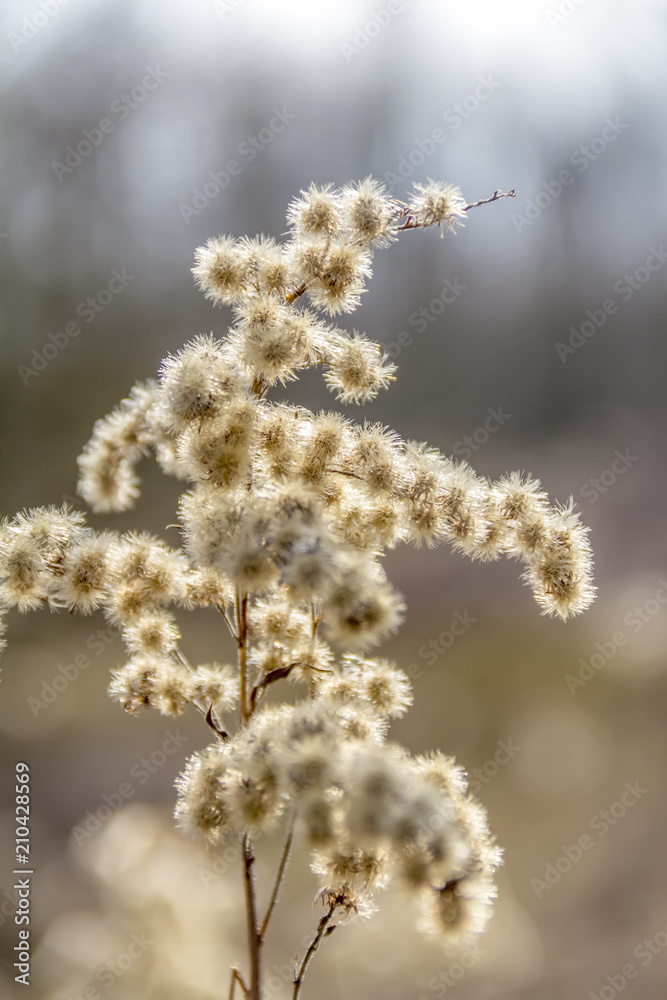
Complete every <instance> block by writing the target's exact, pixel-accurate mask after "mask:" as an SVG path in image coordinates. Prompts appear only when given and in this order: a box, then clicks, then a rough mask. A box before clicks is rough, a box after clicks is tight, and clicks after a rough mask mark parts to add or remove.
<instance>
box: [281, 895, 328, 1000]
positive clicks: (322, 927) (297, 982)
mask: <svg viewBox="0 0 667 1000" xmlns="http://www.w3.org/2000/svg"><path fill="white" fill-rule="evenodd" d="M336 906H337V904H336V901H335V900H332V901H331V902H330V903H329V910H328V912H327V913H325V914H324V916H323V917H321V919H320V922H319V923H318V925H317V930H316V931H315V934H314V935H313V939H312V941H311V942H310V944H309V945H308V948H307V949H306V953H305V955H304V956H303V958H302V959H301V965H300V966H299V967H298V969H295V970H294V979H293V983H294V990H293V991H292V1000H298V996H299V993H300V992H301V987H302V985H303V979H304V976H305V974H306V970H307V969H308V966H309V964H310V960H311V958H312V957H313V955H314V954H315V952H316V951H317V949H318V948H319V946H320V941H321V940H322V938H323V937H324V935H325V934H327V933H328V934H331V932H332V931H334V930H335V929H336V928H335V926H334V927H329V924H330V923H331V920H332V918H333V915H334V913H335V911H336Z"/></svg>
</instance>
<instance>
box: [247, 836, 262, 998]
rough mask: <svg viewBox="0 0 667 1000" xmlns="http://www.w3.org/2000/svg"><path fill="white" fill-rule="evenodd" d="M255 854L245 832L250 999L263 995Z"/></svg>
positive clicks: (248, 994) (248, 996)
mask: <svg viewBox="0 0 667 1000" xmlns="http://www.w3.org/2000/svg"><path fill="white" fill-rule="evenodd" d="M254 863H255V855H254V853H253V849H252V841H251V839H250V834H249V833H244V834H243V881H244V886H245V901H246V916H247V925H248V954H249V956H250V987H249V989H248V993H247V994H246V996H247V998H248V1000H261V997H262V979H261V977H262V966H261V955H260V949H261V944H262V941H261V938H260V935H259V933H258V931H257V894H256V890H255V875H254V871H253V865H254Z"/></svg>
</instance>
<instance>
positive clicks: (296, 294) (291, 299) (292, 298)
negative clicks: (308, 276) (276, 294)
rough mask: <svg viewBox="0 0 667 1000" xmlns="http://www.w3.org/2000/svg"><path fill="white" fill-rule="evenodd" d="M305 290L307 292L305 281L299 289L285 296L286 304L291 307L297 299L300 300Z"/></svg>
mask: <svg viewBox="0 0 667 1000" xmlns="http://www.w3.org/2000/svg"><path fill="white" fill-rule="evenodd" d="M305 290H306V283H305V281H304V282H302V284H300V285H299V287H298V288H297V289H295V290H294V291H293V292H290V294H289V295H286V296H285V302H287V303H289V304H290V305H291V304H292V302H294V301H295V300H296V299H298V298H300V297H301V296H302V295H303V293H304V292H305Z"/></svg>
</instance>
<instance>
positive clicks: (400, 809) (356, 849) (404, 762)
mask: <svg viewBox="0 0 667 1000" xmlns="http://www.w3.org/2000/svg"><path fill="white" fill-rule="evenodd" d="M366 667H367V669H364V668H366ZM369 689H372V690H374V692H375V695H376V697H375V699H373V698H372V697H371V698H369V697H368V691H369ZM408 691H409V685H408V682H407V678H406V677H405V676H404V675H402V674H401V673H400V671H397V670H396V669H395V668H393V667H392V666H390V665H389V664H383V665H381V666H379V667H378V666H373V665H372V664H368V665H366V664H353V663H349V662H348V663H347V664H346V666H345V668H344V669H342V670H341V671H337V672H335V673H334V674H332V675H330V676H329V677H328V679H327V681H326V682H325V683H324V684H322V685H321V686H319V687H318V688H317V690H316V694H315V697H314V700H312V701H310V702H308V703H305V704H301V705H298V706H297V707H296V708H294V707H292V706H289V707H288V706H286V705H283V706H280V707H275V708H267V709H265V710H264V711H262V712H259V713H257V715H255V716H254V718H253V719H252V721H251V723H250V725H249V726H248V727H246V728H245V729H242V730H241V731H240V732H239V733H238V734H237V735H236V736H235V737H234V738H233V739H231V740H228V741H226V742H223V743H218V744H216V745H214V746H212V747H209V748H208V749H207V750H204V751H202V752H201V753H196V754H194V755H193V756H192V757H191V758H190V760H189V762H188V766H187V768H186V771H185V773H184V774H183V775H182V776H181V778H180V781H179V799H178V804H177V807H176V817H177V821H178V823H179V825H180V826H181V827H182V828H183V829H184V830H186V831H187V832H188V833H192V834H196V835H199V836H203V837H204V838H205V839H206V840H207V841H208V842H209V843H213V844H214V843H217V842H218V841H219V840H220V839H221V838H222V837H225V836H227V837H229V836H234V835H238V834H240V833H243V832H245V831H248V830H249V831H251V832H252V833H253V835H255V836H257V835H258V834H260V833H262V832H264V831H265V830H267V829H270V828H271V827H272V826H274V825H275V824H276V823H277V822H278V821H279V819H280V818H281V817H282V816H283V815H284V813H285V812H287V813H288V814H289V815H290V816H292V817H293V818H295V819H296V820H297V821H298V823H299V829H300V832H301V833H302V835H303V837H304V839H305V841H306V843H307V844H308V846H309V847H310V848H311V849H312V851H313V861H312V868H313V870H314V871H315V873H316V874H317V875H318V877H319V881H320V886H321V888H320V893H321V894H326V896H327V897H328V898H330V899H332V898H333V899H337V900H345V901H347V905H348V906H349V907H352V908H353V909H354V910H355V911H356V912H357V913H361V914H363V915H365V914H369V913H370V912H372V910H373V897H374V895H375V894H376V893H377V891H378V890H380V889H384V888H386V887H387V886H388V885H389V883H390V882H392V881H393V880H395V881H397V882H398V883H399V884H400V885H401V886H402V887H403V889H404V890H407V891H408V892H409V893H410V894H411V895H414V896H415V897H416V898H417V900H418V902H419V904H420V906H421V910H422V919H421V924H422V926H423V928H424V929H425V930H429V931H431V932H433V933H440V934H444V935H445V936H446V938H447V939H448V940H449V941H455V940H458V939H460V938H461V937H464V936H466V935H468V934H469V933H471V932H476V931H479V930H481V929H482V928H483V926H484V924H485V923H486V920H487V918H488V915H489V910H490V905H491V901H492V899H493V897H494V895H495V888H494V884H493V873H494V870H495V868H496V867H497V866H498V864H499V863H500V851H499V850H498V848H497V847H496V846H495V843H494V841H493V838H492V837H491V836H490V834H489V831H488V828H487V825H486V816H485V813H484V811H483V810H482V809H481V808H480V806H479V805H478V804H477V803H475V802H474V800H472V799H471V798H470V797H468V796H467V795H466V794H465V790H466V781H465V776H464V774H463V772H462V771H461V769H460V768H458V767H456V765H455V764H454V763H453V761H452V760H451V759H450V758H447V757H443V756H442V755H441V754H435V755H432V756H431V757H426V758H411V757H410V756H409V755H408V754H406V753H405V751H403V750H402V748H400V747H398V746H396V745H392V744H388V743H385V742H384V733H385V730H386V725H387V721H388V717H389V716H391V715H398V714H402V711H404V709H405V707H406V705H405V702H406V701H407V700H408V699H407V698H406V695H407V694H408Z"/></svg>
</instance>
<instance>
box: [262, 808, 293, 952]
mask: <svg viewBox="0 0 667 1000" xmlns="http://www.w3.org/2000/svg"><path fill="white" fill-rule="evenodd" d="M294 823H295V817H294V816H292V819H291V820H290V824H289V826H288V828H287V836H286V837H285V845H284V847H283V853H282V854H281V856H280V865H279V866H278V872H277V874H276V880H275V882H274V884H273V892H272V893H271V900H270V902H269V905H268V907H267V910H266V913H265V915H264V920H263V921H262V926H261V927H260V930H259V940H260V944H263V943H264V936H265V935H266V929H267V927H268V926H269V920H270V919H271V915H272V914H273V911H274V909H275V906H276V903H277V901H278V893H279V892H280V887H281V885H282V882H283V878H284V875H285V870H286V868H287V862H288V861H289V856H290V851H291V850H292V841H293V840H294Z"/></svg>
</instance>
